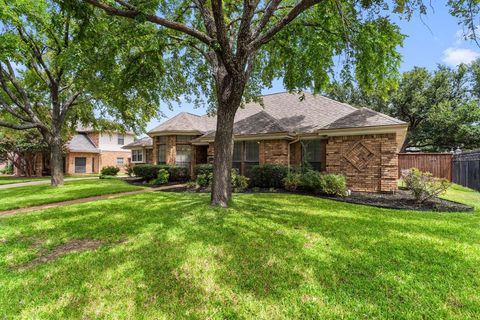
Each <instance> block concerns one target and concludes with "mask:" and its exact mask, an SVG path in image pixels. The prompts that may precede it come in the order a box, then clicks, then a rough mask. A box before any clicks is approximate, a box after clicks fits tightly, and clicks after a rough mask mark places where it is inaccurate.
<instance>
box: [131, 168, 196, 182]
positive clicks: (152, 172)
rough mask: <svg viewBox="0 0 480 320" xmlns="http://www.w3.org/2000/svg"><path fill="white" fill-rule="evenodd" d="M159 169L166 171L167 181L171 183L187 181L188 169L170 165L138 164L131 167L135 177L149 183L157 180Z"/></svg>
mask: <svg viewBox="0 0 480 320" xmlns="http://www.w3.org/2000/svg"><path fill="white" fill-rule="evenodd" d="M160 169H165V170H167V171H168V173H169V181H171V182H177V181H186V180H188V168H184V167H177V166H171V165H154V164H139V165H136V166H134V167H133V173H135V175H136V176H137V177H141V178H143V179H144V180H146V181H151V180H154V179H156V178H157V176H158V171H159V170H160Z"/></svg>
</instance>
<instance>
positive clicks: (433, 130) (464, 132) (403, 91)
mask: <svg viewBox="0 0 480 320" xmlns="http://www.w3.org/2000/svg"><path fill="white" fill-rule="evenodd" d="M479 81H480V62H475V63H473V64H471V65H460V66H458V67H457V68H449V67H446V66H438V68H437V69H436V70H435V71H433V72H430V71H428V70H427V69H425V68H419V67H416V68H414V69H413V70H411V71H408V72H405V73H403V75H402V77H401V80H400V82H399V86H398V88H396V89H395V90H391V91H390V92H389V94H388V96H387V97H386V99H384V98H382V97H381V96H380V95H379V94H368V93H366V92H364V91H362V90H361V89H360V88H358V86H355V85H353V84H351V83H349V82H346V83H336V84H335V85H334V86H333V87H332V90H331V91H330V93H329V94H330V96H332V97H333V98H335V99H337V100H340V101H343V102H348V103H350V104H352V105H356V106H359V107H368V108H372V109H375V110H377V111H381V112H385V113H387V114H389V115H391V116H393V117H396V118H399V119H401V120H403V121H405V122H408V124H409V127H408V133H407V138H406V140H405V143H404V144H403V147H402V150H403V151H405V150H406V149H407V148H409V147H416V148H420V149H422V150H425V151H445V150H451V149H453V148H456V147H460V148H467V149H472V148H478V147H480V106H479V101H480V90H479V88H480V82H479Z"/></svg>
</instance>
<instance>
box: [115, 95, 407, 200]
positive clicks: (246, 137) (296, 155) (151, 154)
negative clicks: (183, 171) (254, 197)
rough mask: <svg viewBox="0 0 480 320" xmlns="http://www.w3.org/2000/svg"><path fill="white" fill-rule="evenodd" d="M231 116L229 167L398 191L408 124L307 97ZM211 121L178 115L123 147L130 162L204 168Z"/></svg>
mask: <svg viewBox="0 0 480 320" xmlns="http://www.w3.org/2000/svg"><path fill="white" fill-rule="evenodd" d="M263 104H264V106H263V107H262V106H261V105H260V104H258V103H249V104H247V105H246V106H245V107H244V108H242V109H240V110H238V112H237V115H236V117H235V125H234V141H235V144H234V152H233V164H232V165H233V167H234V168H237V169H239V171H240V173H242V174H247V175H248V170H249V168H250V167H251V166H253V165H257V164H265V163H276V164H286V165H301V164H302V163H305V162H308V163H309V164H310V165H311V167H312V168H314V169H315V170H319V171H326V172H331V173H340V174H343V175H345V176H346V177H347V183H348V186H349V188H350V189H351V190H354V191H371V192H391V191H395V190H396V189H397V181H396V180H397V174H398V172H397V171H398V160H397V153H398V152H399V150H400V148H401V146H402V144H403V141H404V139H405V136H406V132H407V126H408V125H407V123H405V122H403V121H400V120H398V119H395V118H392V117H389V116H387V115H385V114H382V113H379V112H376V111H373V110H370V109H367V108H355V107H353V106H350V105H348V104H345V103H340V102H337V101H334V100H332V99H329V98H326V97H323V96H319V95H312V94H309V93H304V94H302V95H299V94H290V93H277V94H271V95H266V96H264V97H263ZM215 126H216V117H211V116H208V115H204V116H197V115H194V114H190V113H185V112H182V113H180V114H178V115H177V116H175V117H173V118H171V119H169V120H168V121H166V122H164V123H162V124H160V125H159V126H157V127H156V128H154V129H153V130H151V131H150V132H148V136H149V137H147V138H143V139H140V140H137V141H135V142H133V143H131V144H129V145H126V146H125V147H124V148H125V149H129V150H131V152H132V156H131V158H132V162H133V163H137V164H138V163H154V164H176V165H179V166H185V167H189V168H190V169H191V170H192V172H193V168H194V166H195V165H196V164H201V163H210V162H212V159H213V156H214V152H215V151H214V148H213V141H214V139H215Z"/></svg>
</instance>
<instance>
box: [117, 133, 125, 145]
mask: <svg viewBox="0 0 480 320" xmlns="http://www.w3.org/2000/svg"><path fill="white" fill-rule="evenodd" d="M117 142H118V144H119V145H121V146H123V145H124V144H125V136H124V135H123V134H119V135H118V138H117Z"/></svg>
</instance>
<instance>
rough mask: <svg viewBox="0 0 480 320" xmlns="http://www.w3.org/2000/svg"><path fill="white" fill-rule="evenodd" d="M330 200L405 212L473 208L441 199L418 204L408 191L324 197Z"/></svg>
mask: <svg viewBox="0 0 480 320" xmlns="http://www.w3.org/2000/svg"><path fill="white" fill-rule="evenodd" d="M322 197H325V198H328V199H334V200H338V201H343V202H349V203H356V204H364V205H368V206H374V207H380V208H388V209H403V210H420V211H437V212H468V211H473V208H472V207H470V206H467V205H465V204H462V203H458V202H453V201H448V200H444V199H440V198H434V199H431V200H428V201H426V202H424V203H421V204H419V203H417V202H416V201H415V199H414V198H413V196H412V195H411V194H410V192H408V191H406V190H398V191H397V192H395V193H373V192H352V194H351V195H350V196H348V197H344V198H342V197H331V196H328V197H327V196H322Z"/></svg>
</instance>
